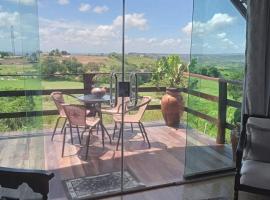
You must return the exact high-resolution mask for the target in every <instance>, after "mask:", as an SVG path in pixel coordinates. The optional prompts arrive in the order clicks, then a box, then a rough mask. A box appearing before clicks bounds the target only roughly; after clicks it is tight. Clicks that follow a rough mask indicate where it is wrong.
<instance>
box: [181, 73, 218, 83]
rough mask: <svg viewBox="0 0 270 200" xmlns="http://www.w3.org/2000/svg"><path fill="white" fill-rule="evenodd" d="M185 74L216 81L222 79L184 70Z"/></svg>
mask: <svg viewBox="0 0 270 200" xmlns="http://www.w3.org/2000/svg"><path fill="white" fill-rule="evenodd" d="M184 76H186V77H194V78H199V79H204V80H211V81H216V82H218V81H219V79H220V78H214V77H210V76H204V75H201V74H193V73H189V72H184Z"/></svg>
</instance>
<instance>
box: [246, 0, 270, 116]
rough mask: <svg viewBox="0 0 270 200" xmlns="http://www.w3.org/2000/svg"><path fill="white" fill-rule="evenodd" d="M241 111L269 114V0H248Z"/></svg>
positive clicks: (250, 113) (253, 113)
mask: <svg viewBox="0 0 270 200" xmlns="http://www.w3.org/2000/svg"><path fill="white" fill-rule="evenodd" d="M247 15H248V16H247V19H248V20H247V49H246V50H247V51H246V52H247V53H246V78H245V99H244V113H245V114H249V115H264V116H270V110H269V108H270V105H269V104H270V102H269V100H270V30H269V26H270V1H269V0H248V12H247Z"/></svg>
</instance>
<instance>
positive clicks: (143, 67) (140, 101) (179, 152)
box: [123, 0, 192, 190]
mask: <svg viewBox="0 0 270 200" xmlns="http://www.w3.org/2000/svg"><path fill="white" fill-rule="evenodd" d="M153 5H154V6H153ZM125 16H126V19H125V24H126V27H125V30H126V32H125V52H124V55H125V60H124V64H125V66H124V67H125V72H126V73H128V74H132V76H131V79H126V80H127V81H130V85H131V86H130V87H131V97H130V98H131V106H130V109H131V112H130V113H128V115H127V117H126V118H127V120H126V122H125V126H124V127H125V128H124V141H123V143H124V149H123V151H124V152H123V153H124V168H123V170H124V172H125V173H126V174H128V176H130V177H131V178H132V179H133V180H134V183H135V185H134V186H133V187H130V185H129V184H126V185H124V189H125V190H132V189H135V190H136V189H143V188H147V187H152V186H157V185H163V184H168V183H174V182H179V181H183V174H184V166H185V164H184V160H185V158H184V156H185V124H186V113H184V112H183V114H182V116H181V119H177V125H176V126H174V127H170V126H167V125H166V124H165V121H164V118H163V115H162V111H161V99H162V97H163V96H164V95H165V94H166V87H172V86H171V85H170V83H169V81H168V80H169V79H170V77H173V76H174V78H175V75H176V73H178V71H173V70H171V71H169V70H170V69H165V70H164V72H165V71H166V75H165V76H164V77H163V79H162V80H161V79H160V80H159V79H158V78H157V75H158V74H159V69H160V68H162V67H163V68H166V67H167V66H165V62H163V63H162V61H163V60H165V61H166V62H167V63H169V62H170V61H172V60H173V61H172V62H171V63H170V64H172V65H174V67H175V69H176V68H177V69H176V70H178V68H179V67H180V66H183V67H184V66H185V67H187V65H188V63H189V51H190V34H189V32H188V31H186V29H185V27H186V26H187V25H188V24H189V23H190V22H191V20H192V19H191V17H192V1H188V2H187V1H182V0H181V1H179V0H168V1H163V0H158V1H157V0H149V1H143V0H138V1H135V0H126V12H125ZM173 62H175V64H174V63H173ZM162 64H164V65H162ZM186 70H187V69H186ZM167 71H168V72H167ZM160 75H163V74H162V73H161V74H160ZM175 80H176V79H175ZM179 82H181V83H179ZM179 82H177V83H176V84H174V85H173V87H176V89H178V92H177V95H179V94H180V91H183V90H184V87H186V86H187V82H188V78H187V77H185V76H182V77H181V81H179ZM181 95H182V98H183V99H182V103H183V104H181V105H182V107H181V111H184V102H186V101H187V96H186V94H185V93H181ZM148 98H149V100H150V102H148ZM179 98H180V97H179ZM144 103H146V105H145V106H144ZM132 109H134V110H132ZM144 109H145V111H144ZM179 121H180V123H179ZM147 140H149V143H148V141H147Z"/></svg>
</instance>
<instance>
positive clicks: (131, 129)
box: [130, 123, 133, 133]
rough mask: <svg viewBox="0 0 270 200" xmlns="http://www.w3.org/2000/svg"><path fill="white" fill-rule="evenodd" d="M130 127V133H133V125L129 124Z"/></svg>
mask: <svg viewBox="0 0 270 200" xmlns="http://www.w3.org/2000/svg"><path fill="white" fill-rule="evenodd" d="M130 127H131V132H132V133H133V124H132V123H130Z"/></svg>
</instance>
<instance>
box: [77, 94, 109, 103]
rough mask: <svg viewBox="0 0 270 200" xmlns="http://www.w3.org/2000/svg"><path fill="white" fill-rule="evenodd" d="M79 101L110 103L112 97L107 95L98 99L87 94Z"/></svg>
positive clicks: (80, 97)
mask: <svg viewBox="0 0 270 200" xmlns="http://www.w3.org/2000/svg"><path fill="white" fill-rule="evenodd" d="M78 99H79V100H80V101H82V102H84V103H108V102H110V99H111V98H110V95H108V94H105V95H104V96H102V97H98V96H96V95H93V94H85V95H81V96H79V97H78Z"/></svg>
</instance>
